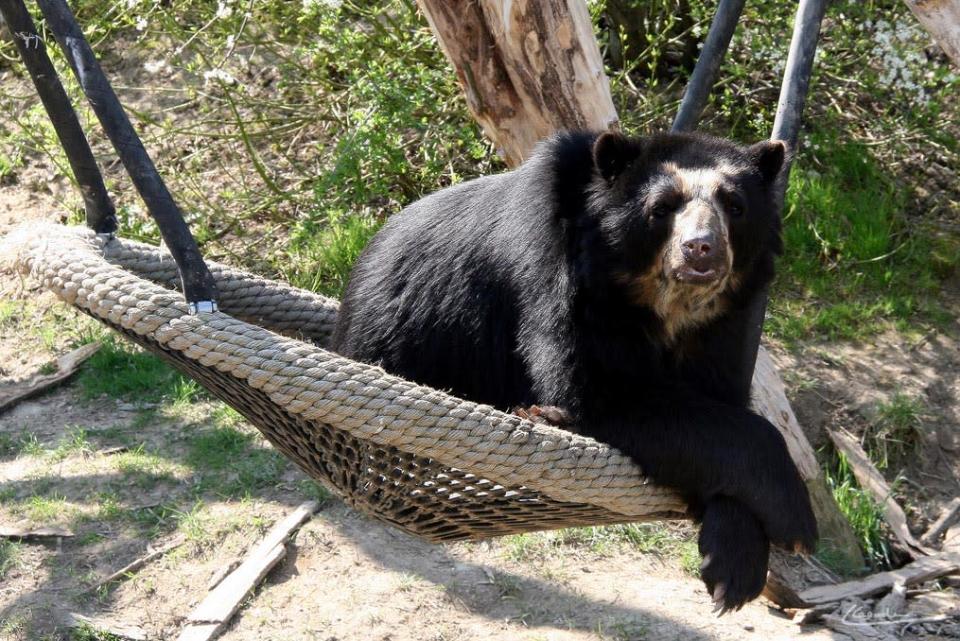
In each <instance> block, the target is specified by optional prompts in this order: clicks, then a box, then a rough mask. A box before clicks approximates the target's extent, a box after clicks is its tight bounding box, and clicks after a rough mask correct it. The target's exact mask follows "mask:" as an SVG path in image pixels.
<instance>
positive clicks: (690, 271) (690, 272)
mask: <svg viewBox="0 0 960 641" xmlns="http://www.w3.org/2000/svg"><path fill="white" fill-rule="evenodd" d="M726 275H727V269H726V267H722V266H717V267H694V266H692V265H683V266H682V267H678V268H676V269H674V270H673V279H674V280H676V281H677V282H679V283H683V284H685V285H711V284H713V283H716V282H717V281H719V280H721V279H722V278H723V277H724V276H726Z"/></svg>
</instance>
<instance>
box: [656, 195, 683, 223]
mask: <svg viewBox="0 0 960 641" xmlns="http://www.w3.org/2000/svg"><path fill="white" fill-rule="evenodd" d="M678 206H679V203H678V202H677V200H676V199H674V198H658V199H657V200H655V201H653V202H652V203H651V204H650V215H651V216H653V217H654V218H666V217H667V216H669V215H670V214H672V213H673V212H674V211H675V210H676V209H677V207H678Z"/></svg>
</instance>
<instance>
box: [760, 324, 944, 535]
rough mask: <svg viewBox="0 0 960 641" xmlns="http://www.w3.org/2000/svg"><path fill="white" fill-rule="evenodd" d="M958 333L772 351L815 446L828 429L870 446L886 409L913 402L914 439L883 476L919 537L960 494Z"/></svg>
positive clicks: (822, 443) (894, 335)
mask: <svg viewBox="0 0 960 641" xmlns="http://www.w3.org/2000/svg"><path fill="white" fill-rule="evenodd" d="M958 329H960V323H956V322H955V324H954V327H953V328H951V329H950V330H948V331H947V332H930V333H928V334H926V335H924V336H922V337H920V338H919V339H913V340H909V339H907V338H904V337H903V336H902V335H899V334H897V333H895V332H892V331H891V332H888V333H885V334H883V335H880V336H877V337H875V338H873V339H871V341H870V342H868V343H862V344H847V343H838V344H829V343H826V344H819V345H811V346H808V347H807V348H805V349H803V350H795V351H794V352H793V353H790V354H788V353H786V352H783V351H780V350H778V351H776V353H775V361H776V362H777V365H778V367H779V369H780V371H781V372H782V373H783V375H784V377H785V378H786V380H787V384H788V387H790V388H791V391H792V399H791V400H792V401H793V404H794V409H795V411H796V413H797V416H798V418H799V420H800V423H801V424H802V425H803V426H804V429H805V431H806V433H807V436H808V437H809V438H810V441H811V443H812V444H813V445H814V447H815V448H819V447H823V446H826V445H827V443H828V441H827V437H826V429H827V428H830V429H838V428H842V429H845V430H847V431H848V432H850V433H852V434H854V435H855V436H859V437H861V438H862V439H863V440H864V441H865V442H866V444H867V445H868V447H869V445H870V437H871V435H872V434H875V433H876V432H877V426H878V423H879V422H881V421H882V420H883V419H882V416H881V409H882V408H883V407H884V406H885V405H889V404H890V403H891V402H894V399H895V398H897V397H899V398H901V399H903V398H906V399H910V400H911V401H912V402H915V403H916V408H917V416H916V421H915V422H914V423H913V424H912V425H911V426H910V430H909V431H908V432H907V434H906V436H908V437H912V438H913V439H914V440H913V442H905V443H893V445H894V447H897V446H899V447H901V448H903V449H904V453H903V455H901V456H894V457H891V460H890V464H889V466H888V467H887V469H885V470H883V472H884V475H885V476H886V478H887V481H889V482H890V483H891V486H893V487H894V488H895V493H896V495H897V499H898V501H899V502H900V503H901V505H902V506H903V507H904V509H905V510H906V511H907V516H908V518H909V520H910V525H911V527H912V529H913V531H914V532H915V533H916V534H918V535H919V534H922V533H923V532H924V531H925V530H926V528H927V527H928V526H929V525H930V523H931V522H932V521H933V520H935V519H936V518H937V516H938V515H939V513H940V511H941V510H942V509H943V508H944V507H945V506H946V504H947V503H948V502H949V501H950V500H951V499H952V498H953V497H955V496H958V495H960V345H958V342H957V339H956V336H957V335H960V333H958V332H957V331H956V330H958ZM911 432H912V434H911Z"/></svg>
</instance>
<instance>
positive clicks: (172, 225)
mask: <svg viewBox="0 0 960 641" xmlns="http://www.w3.org/2000/svg"><path fill="white" fill-rule="evenodd" d="M37 4H38V5H39V6H40V10H41V11H42V12H43V15H44V17H45V18H46V19H47V25H48V26H49V27H50V30H51V31H52V32H53V35H54V36H55V37H56V39H57V42H58V43H59V44H60V47H61V48H62V49H63V52H64V54H65V55H66V58H67V61H69V63H70V67H71V68H72V69H73V72H74V73H75V74H76V76H77V80H79V82H80V87H81V88H82V89H83V92H84V94H86V96H87V100H89V101H90V105H91V106H92V107H93V111H94V113H95V114H96V115H97V119H98V120H99V121H100V124H101V126H102V127H103V129H104V131H105V132H106V134H107V137H108V138H110V142H112V143H113V146H114V148H115V149H116V150H117V154H118V155H119V156H120V161H121V162H122V163H123V166H124V167H125V168H126V170H127V173H128V174H130V178H131V179H132V180H133V184H134V186H135V187H136V188H137V191H138V192H139V193H140V197H141V198H143V201H144V203H145V204H146V206H147V210H148V211H149V212H150V215H151V216H153V219H154V220H155V221H156V222H157V226H158V227H159V228H160V233H161V234H162V235H163V241H164V242H165V243H166V245H167V247H168V248H169V249H170V253H171V254H172V255H173V259H174V260H175V261H176V263H177V267H178V268H179V270H180V279H181V281H182V283H183V294H184V297H185V298H186V299H187V303H189V304H190V307H191V309H192V310H193V311H212V310H215V309H216V303H215V301H216V297H217V289H216V285H215V284H214V281H213V276H211V275H210V270H209V269H207V265H206V263H204V262H203V257H202V256H201V255H200V250H199V249H198V248H197V243H196V241H195V240H194V238H193V236H192V235H191V234H190V229H189V228H188V227H187V224H186V222H185V221H184V219H183V214H182V213H181V212H180V208H179V207H178V206H177V204H176V202H175V201H174V200H173V196H171V195H170V191H169V190H168V189H167V186H166V185H165V184H164V182H163V179H162V178H161V177H160V174H159V173H157V168H156V167H155V166H154V164H153V161H152V160H151V159H150V156H149V155H147V151H146V149H144V147H143V143H142V142H140V138H139V137H138V136H137V133H136V131H134V129H133V125H131V124H130V119H129V118H127V114H126V113H125V112H124V110H123V107H122V106H121V104H120V100H119V99H118V98H117V95H116V94H115V93H114V91H113V88H112V87H111V86H110V83H109V82H108V81H107V78H106V76H105V75H104V74H103V70H102V69H101V68H100V64H99V63H98V62H97V59H96V57H95V56H94V54H93V50H92V49H91V48H90V45H89V43H87V40H86V38H85V37H84V36H83V31H81V29H80V26H79V25H78V24H77V21H76V18H74V16H73V13H72V12H71V11H70V8H69V7H68V6H67V3H66V2H65V1H64V0H37Z"/></svg>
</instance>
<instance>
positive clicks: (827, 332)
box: [767, 131, 957, 341]
mask: <svg viewBox="0 0 960 641" xmlns="http://www.w3.org/2000/svg"><path fill="white" fill-rule="evenodd" d="M811 140H812V143H811V144H812V148H811V149H810V150H809V151H808V152H807V153H806V154H803V155H801V157H800V159H799V160H798V162H797V165H796V166H795V167H794V170H793V173H792V174H791V178H790V188H789V190H788V194H787V202H786V206H785V209H784V231H783V236H784V244H785V253H784V256H783V258H782V259H781V260H780V263H779V267H778V272H779V275H778V278H777V281H776V284H775V288H774V292H773V294H772V295H771V305H770V308H771V314H770V318H769V319H768V322H767V329H768V330H769V331H770V332H771V333H772V334H773V335H776V336H778V337H780V338H783V339H786V340H788V341H791V340H799V339H809V338H830V339H838V338H841V339H857V338H863V337H865V336H868V335H870V334H873V333H876V332H877V331H879V330H881V329H883V328H884V327H889V326H890V325H897V324H898V323H908V324H909V323H911V322H913V321H914V320H916V319H918V318H919V319H921V320H925V321H927V322H939V321H942V320H943V311H942V310H941V306H940V305H939V304H938V303H937V296H938V294H939V283H940V278H941V276H942V275H943V274H944V273H949V272H951V271H952V270H953V269H954V268H955V266H956V264H957V258H956V257H955V256H954V257H952V258H950V257H949V256H947V255H945V254H944V255H941V254H942V253H943V252H941V253H937V252H936V251H935V249H936V248H937V247H938V246H939V245H940V244H943V243H944V242H947V240H946V239H941V240H937V239H935V238H934V237H933V236H932V234H931V233H930V230H929V229H927V228H925V227H924V226H923V225H922V224H921V223H916V222H912V221H908V220H907V218H906V216H905V214H904V210H905V206H906V197H905V195H904V193H903V192H902V190H900V189H898V188H897V187H896V185H895V184H894V181H893V178H892V177H891V176H890V175H889V174H888V173H887V172H886V171H885V170H884V168H882V167H881V166H880V165H879V163H878V162H877V161H876V160H875V159H874V158H873V156H872V155H871V154H870V152H869V150H868V149H867V148H866V147H865V146H863V145H861V144H857V143H854V142H849V141H843V140H840V139H839V138H838V137H836V136H834V135H833V134H831V133H830V132H823V131H821V132H819V133H816V134H814V135H813V136H812V137H811ZM814 167H815V169H814Z"/></svg>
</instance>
